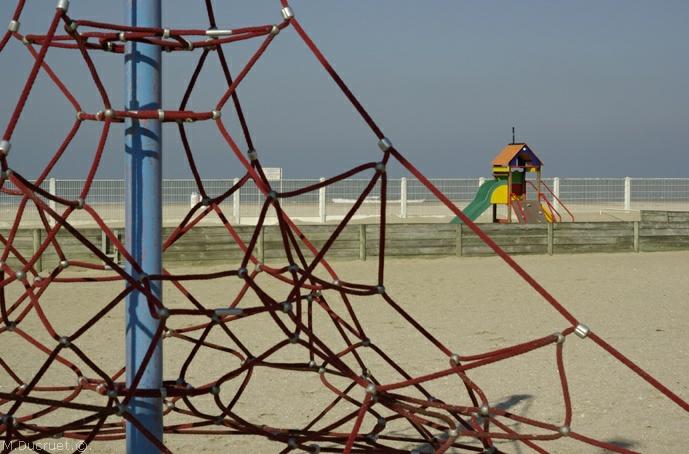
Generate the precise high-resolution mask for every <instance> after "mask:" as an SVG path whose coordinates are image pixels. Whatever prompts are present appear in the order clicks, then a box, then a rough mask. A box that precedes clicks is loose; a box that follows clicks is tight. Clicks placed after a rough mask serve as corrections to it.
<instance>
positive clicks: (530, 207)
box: [452, 131, 574, 224]
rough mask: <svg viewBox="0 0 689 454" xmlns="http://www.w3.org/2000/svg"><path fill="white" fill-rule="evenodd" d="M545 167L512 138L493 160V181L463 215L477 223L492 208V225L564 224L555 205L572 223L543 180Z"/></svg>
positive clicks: (570, 215)
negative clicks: (501, 208)
mask: <svg viewBox="0 0 689 454" xmlns="http://www.w3.org/2000/svg"><path fill="white" fill-rule="evenodd" d="M513 133H514V131H513ZM542 166H543V162H542V161H541V160H540V159H539V158H538V156H536V153H534V152H533V150H532V149H531V148H530V147H529V146H528V145H527V144H526V143H516V142H514V136H513V139H512V143H511V144H509V145H507V146H506V147H505V148H503V149H502V151H501V152H500V153H499V154H498V155H497V156H496V157H495V159H493V177H494V180H492V181H485V182H484V183H483V184H482V185H481V186H479V188H478V191H477V192H476V196H474V200H472V201H471V203H470V204H469V205H467V206H466V207H465V208H464V209H463V210H462V211H463V212H464V214H465V215H467V216H468V217H469V218H470V219H471V220H475V219H477V218H478V217H479V216H480V215H481V214H483V212H484V211H486V210H487V209H488V208H489V207H490V206H492V207H493V222H499V223H511V222H513V219H516V220H517V222H519V223H523V224H538V223H544V222H561V221H562V216H561V215H560V213H559V211H558V210H557V209H556V208H555V206H554V205H553V202H554V203H556V204H557V206H558V207H559V208H560V209H562V210H564V211H566V212H567V214H568V218H569V220H572V221H573V220H574V216H573V215H572V213H571V212H570V211H569V209H567V207H566V206H565V205H564V204H563V203H562V201H561V200H560V199H558V197H557V196H556V195H555V194H554V193H553V192H552V191H551V189H550V188H549V187H548V186H547V185H546V184H545V183H544V182H543V181H542V180H541V167H542ZM499 205H503V206H505V207H506V211H507V214H506V216H505V217H503V218H499V217H498V206H499ZM459 222H460V220H459V218H456V217H455V218H454V219H453V220H452V223H455V224H457V223H459Z"/></svg>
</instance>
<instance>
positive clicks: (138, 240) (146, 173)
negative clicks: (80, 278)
mask: <svg viewBox="0 0 689 454" xmlns="http://www.w3.org/2000/svg"><path fill="white" fill-rule="evenodd" d="M125 15H126V17H127V24H128V25H130V26H134V27H152V28H160V25H161V0H128V1H127V2H126V11H125ZM123 61H124V65H125V70H126V75H125V87H126V95H125V108H126V109H127V110H128V111H142V110H153V111H155V110H158V109H161V108H162V105H161V101H162V99H161V98H162V92H161V88H162V84H161V69H162V68H161V48H160V46H157V45H152V44H145V43H140V42H134V41H127V43H126V47H125V55H124V60H123ZM124 131H125V161H126V165H125V187H126V196H125V241H126V244H127V250H128V251H129V252H130V254H131V255H132V258H133V259H134V260H135V261H136V262H137V263H138V264H139V265H140V266H141V271H142V272H139V271H137V270H136V269H135V268H134V267H133V266H132V264H131V263H130V262H129V261H128V262H127V272H128V273H129V274H130V275H132V276H133V278H134V279H141V278H142V277H144V276H145V275H153V274H157V275H159V274H160V273H161V269H162V247H161V246H162V242H161V240H162V174H161V171H162V168H161V161H162V127H161V122H160V121H159V119H158V117H157V116H156V118H155V119H150V120H139V119H131V118H128V119H126V121H125V128H124ZM142 273H143V274H142ZM149 287H150V290H151V293H152V294H153V295H154V296H155V298H156V299H158V300H160V301H162V297H163V292H162V283H161V281H159V280H152V281H150V282H149ZM148 303H149V300H148V298H147V297H146V295H144V294H143V293H142V292H141V291H139V290H134V291H132V292H131V293H130V294H129V295H128V296H127V300H126V318H125V323H126V354H125V355H126V361H125V364H126V385H127V387H130V386H131V385H132V382H133V380H134V378H135V377H136V376H137V375H138V374H139V373H140V369H141V368H142V367H143V372H142V373H141V377H140V380H139V382H138V385H137V387H138V388H139V389H145V390H152V391H154V392H155V391H157V390H159V389H161V386H162V384H163V382H162V372H163V347H162V342H160V341H158V343H157V344H156V345H155V347H154V350H153V354H152V355H151V356H150V358H148V361H147V362H146V363H145V364H144V359H146V357H147V351H148V349H149V347H150V346H151V345H152V342H153V339H154V336H155V333H156V332H157V331H158V329H159V325H160V323H161V320H160V318H158V317H154V316H153V315H152V314H151V310H150V308H149V307H150V306H149V304H148ZM127 407H128V408H127V410H126V411H127V412H128V413H129V415H130V418H135V419H136V420H137V421H138V424H139V425H140V426H141V427H143V428H145V429H146V430H147V431H148V432H149V433H150V434H151V435H152V436H153V437H154V438H156V439H158V440H160V441H162V439H163V405H162V399H161V397H141V396H135V397H133V398H132V399H131V400H130V401H129V403H128V406H127ZM125 443H126V450H127V453H129V454H148V453H151V454H152V453H158V452H159V451H160V450H159V449H158V447H157V446H156V445H155V444H154V443H152V442H151V441H150V440H149V439H148V438H147V437H146V436H145V435H144V434H143V433H142V432H141V431H140V430H139V429H138V428H137V427H136V426H135V425H134V424H132V423H131V422H129V421H127V422H126V442H125Z"/></svg>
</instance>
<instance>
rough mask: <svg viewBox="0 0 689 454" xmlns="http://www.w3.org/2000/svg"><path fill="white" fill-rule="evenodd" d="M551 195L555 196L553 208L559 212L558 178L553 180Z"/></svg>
mask: <svg viewBox="0 0 689 454" xmlns="http://www.w3.org/2000/svg"><path fill="white" fill-rule="evenodd" d="M553 194H555V198H554V200H553V207H554V208H555V211H560V208H561V207H560V201H559V199H560V177H555V178H553Z"/></svg>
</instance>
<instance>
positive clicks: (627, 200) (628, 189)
mask: <svg viewBox="0 0 689 454" xmlns="http://www.w3.org/2000/svg"><path fill="white" fill-rule="evenodd" d="M624 209H625V210H631V209H632V179H631V178H629V177H624Z"/></svg>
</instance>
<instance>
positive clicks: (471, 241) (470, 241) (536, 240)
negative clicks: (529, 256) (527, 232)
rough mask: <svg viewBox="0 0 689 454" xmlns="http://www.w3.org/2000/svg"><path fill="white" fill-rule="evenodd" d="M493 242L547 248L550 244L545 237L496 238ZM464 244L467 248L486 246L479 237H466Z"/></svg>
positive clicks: (463, 240)
mask: <svg viewBox="0 0 689 454" xmlns="http://www.w3.org/2000/svg"><path fill="white" fill-rule="evenodd" d="M492 239H493V241H494V242H495V243H496V244H497V245H498V246H502V245H519V244H525V245H530V244H538V245H544V246H546V245H547V244H548V238H547V237H545V236H543V237H528V236H527V237H496V238H492ZM462 242H463V243H464V244H465V245H467V246H476V245H479V244H485V243H484V242H483V240H482V239H481V238H479V237H477V236H471V237H468V236H465V237H464V238H463V239H462Z"/></svg>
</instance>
